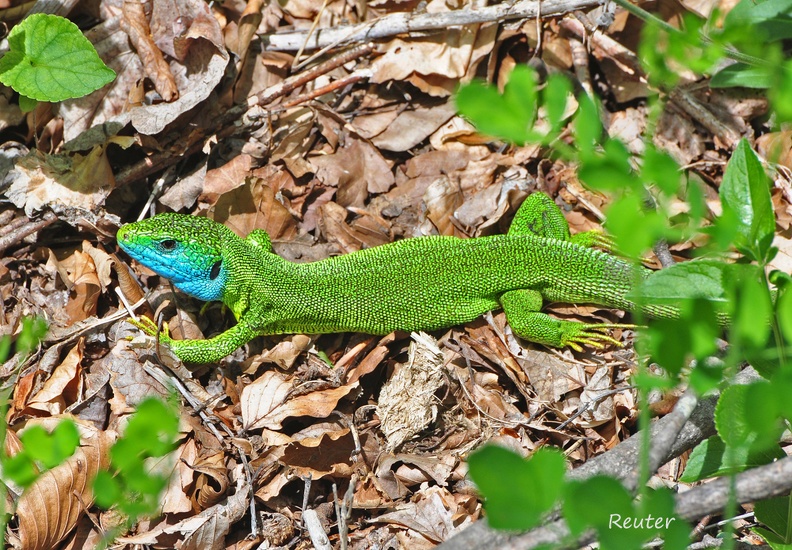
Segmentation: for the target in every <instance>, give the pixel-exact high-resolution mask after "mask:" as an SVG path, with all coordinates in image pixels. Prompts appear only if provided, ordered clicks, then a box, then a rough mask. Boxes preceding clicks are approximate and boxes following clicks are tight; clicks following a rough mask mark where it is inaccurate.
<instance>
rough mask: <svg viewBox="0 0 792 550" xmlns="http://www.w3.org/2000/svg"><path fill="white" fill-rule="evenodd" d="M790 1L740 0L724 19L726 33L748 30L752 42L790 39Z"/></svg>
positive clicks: (791, 24)
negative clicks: (752, 38) (751, 34)
mask: <svg viewBox="0 0 792 550" xmlns="http://www.w3.org/2000/svg"><path fill="white" fill-rule="evenodd" d="M790 14H792V0H765V1H757V0H742V1H741V2H739V3H738V4H737V5H736V6H734V8H732V9H731V10H730V11H729V13H728V14H727V15H726V17H725V18H724V22H723V27H724V30H726V31H731V30H733V29H742V28H750V29H751V31H752V33H753V37H754V40H757V41H764V40H773V41H775V40H785V39H787V38H792V16H790Z"/></svg>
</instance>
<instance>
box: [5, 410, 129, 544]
mask: <svg viewBox="0 0 792 550" xmlns="http://www.w3.org/2000/svg"><path fill="white" fill-rule="evenodd" d="M63 418H71V419H72V420H73V421H74V422H75V423H76V424H77V428H78V430H79V432H80V446H79V447H78V448H77V450H76V451H75V453H74V455H72V456H71V457H70V458H69V459H67V460H66V462H64V463H63V464H61V465H59V466H56V467H55V468H53V469H52V470H48V471H46V472H44V473H43V474H42V475H41V476H39V478H38V479H36V481H35V482H34V483H33V485H31V486H30V487H29V488H28V489H27V490H26V491H25V492H24V493H23V494H22V496H21V497H20V499H19V502H18V504H17V509H16V515H17V518H18V521H19V530H18V537H19V540H20V542H21V548H22V549H24V550H52V548H55V546H56V545H57V543H58V542H59V541H61V540H63V538H64V537H65V536H66V535H67V534H68V533H69V531H71V530H72V528H74V526H75V525H76V523H77V520H78V519H79V518H80V517H81V516H82V515H83V514H84V513H85V511H86V507H88V506H90V505H91V503H92V502H93V495H92V493H91V488H90V483H91V480H92V479H93V477H94V476H95V475H96V473H97V471H99V469H100V468H102V469H104V468H108V467H109V449H110V445H111V444H112V443H113V440H114V434H113V432H110V431H99V430H97V429H96V428H95V427H94V426H93V425H92V424H89V423H87V422H83V421H82V420H79V419H76V418H74V417H72V416H71V415H64V416H62V417H60V418H58V419H55V418H50V419H47V420H46V421H43V422H41V424H42V425H43V426H44V427H45V428H50V429H51V428H54V427H55V424H56V423H57V421H59V420H61V419H63Z"/></svg>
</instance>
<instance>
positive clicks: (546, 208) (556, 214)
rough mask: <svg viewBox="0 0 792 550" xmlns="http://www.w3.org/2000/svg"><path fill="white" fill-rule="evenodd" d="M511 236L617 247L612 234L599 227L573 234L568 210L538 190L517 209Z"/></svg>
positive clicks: (606, 247)
mask: <svg viewBox="0 0 792 550" xmlns="http://www.w3.org/2000/svg"><path fill="white" fill-rule="evenodd" d="M508 234H509V235H530V234H532V235H537V236H539V237H545V238H547V239H556V240H559V241H569V242H571V243H574V244H577V245H579V246H583V247H585V248H592V247H595V246H596V247H599V248H602V249H603V250H607V251H611V250H613V241H612V240H611V238H610V237H608V236H607V235H605V234H603V233H602V231H598V230H596V229H594V230H592V231H584V232H583V233H577V234H575V235H572V234H571V233H570V232H569V224H568V223H567V221H566V218H565V217H564V213H563V212H562V211H561V209H560V208H559V207H558V205H557V204H556V203H555V202H553V199H551V198H550V197H549V196H548V195H547V194H546V193H542V192H541V191H538V192H536V193H534V194H533V195H531V196H529V197H528V198H527V199H525V200H524V201H523V203H522V204H521V205H520V208H519V209H517V213H516V214H515V215H514V219H513V220H512V223H511V226H510V227H509V233H508Z"/></svg>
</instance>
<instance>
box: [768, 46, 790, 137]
mask: <svg viewBox="0 0 792 550" xmlns="http://www.w3.org/2000/svg"><path fill="white" fill-rule="evenodd" d="M773 68H774V69H775V71H776V74H775V76H776V81H775V82H774V84H773V86H772V87H771V88H770V90H768V94H767V95H768V98H769V99H770V112H772V113H773V115H774V117H775V123H776V124H777V125H778V124H781V123H784V122H789V121H790V120H792V95H790V94H789V90H790V89H792V59H788V60H786V61H784V62H783V63H779V64H778V65H777V66H775V67H773Z"/></svg>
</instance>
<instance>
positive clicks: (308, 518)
mask: <svg viewBox="0 0 792 550" xmlns="http://www.w3.org/2000/svg"><path fill="white" fill-rule="evenodd" d="M303 523H304V524H305V528H306V529H307V530H308V536H309V537H311V542H312V543H313V545H314V548H315V549H316V550H333V547H332V546H331V545H330V539H328V538H327V534H326V533H325V531H324V528H323V527H322V522H321V521H319V515H318V514H317V513H316V510H305V511H304V512H303Z"/></svg>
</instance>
